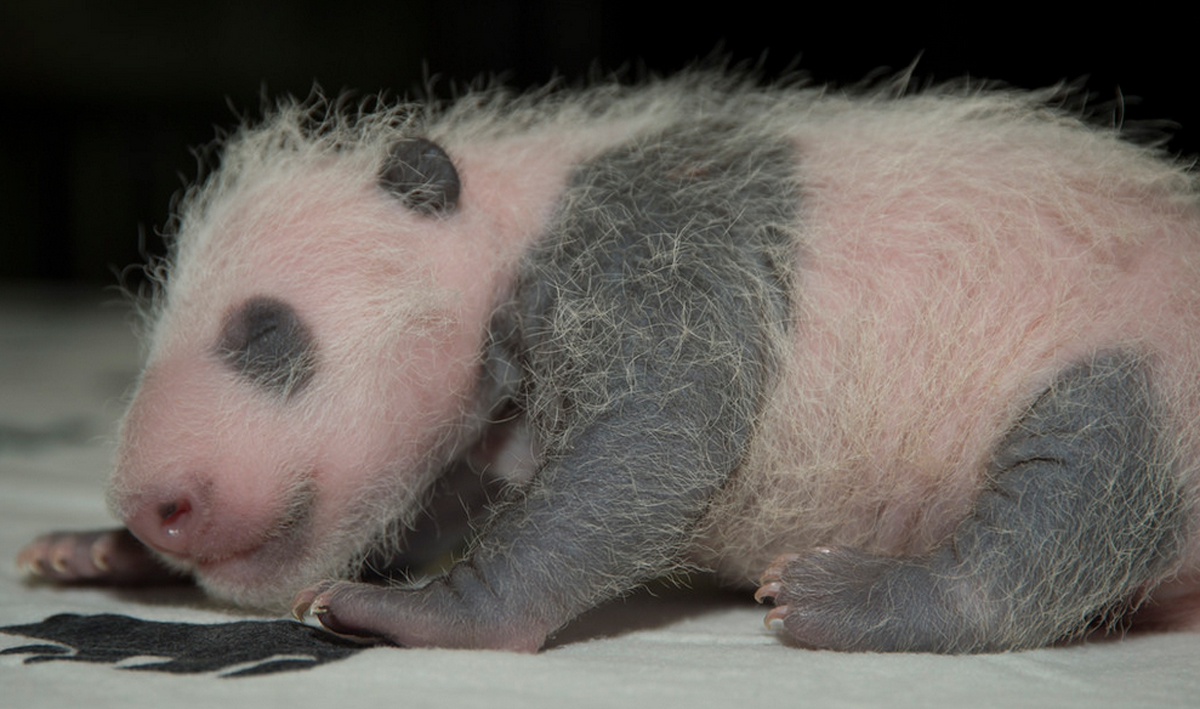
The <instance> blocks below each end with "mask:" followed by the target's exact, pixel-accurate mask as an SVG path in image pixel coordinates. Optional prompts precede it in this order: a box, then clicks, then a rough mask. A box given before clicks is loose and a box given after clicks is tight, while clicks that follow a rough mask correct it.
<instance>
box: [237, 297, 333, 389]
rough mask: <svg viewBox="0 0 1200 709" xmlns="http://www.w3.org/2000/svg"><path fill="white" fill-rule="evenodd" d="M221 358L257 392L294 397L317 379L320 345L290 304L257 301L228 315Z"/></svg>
mask: <svg viewBox="0 0 1200 709" xmlns="http://www.w3.org/2000/svg"><path fill="white" fill-rule="evenodd" d="M217 355H218V356H219V357H220V358H221V360H222V361H224V362H225V363H226V364H227V365H229V366H230V367H231V368H232V369H233V370H234V371H235V372H236V373H238V374H240V375H241V376H243V377H244V378H246V379H247V380H248V381H250V382H252V383H253V384H255V385H256V386H258V387H260V388H262V389H264V390H266V391H268V392H270V393H272V394H277V395H280V396H283V397H289V396H291V395H293V394H295V393H296V392H297V391H299V390H301V389H302V388H304V386H305V385H306V384H307V383H308V382H309V380H311V379H312V376H313V371H314V369H315V368H316V342H315V340H314V339H313V337H312V335H311V333H310V332H309V330H308V328H307V327H306V326H305V324H304V321H303V320H301V318H300V316H299V314H298V313H297V312H296V310H295V309H294V308H292V307H291V306H290V305H288V304H287V303H285V302H283V301H281V300H278V299H275V298H271V297H267V296H257V297H254V298H251V299H249V300H247V301H246V302H244V303H242V304H241V305H240V306H238V307H237V308H236V309H234V310H233V311H232V312H230V313H229V315H227V316H226V318H225V323H224V325H223V326H222V328H221V336H220V340H219V342H218V344H217Z"/></svg>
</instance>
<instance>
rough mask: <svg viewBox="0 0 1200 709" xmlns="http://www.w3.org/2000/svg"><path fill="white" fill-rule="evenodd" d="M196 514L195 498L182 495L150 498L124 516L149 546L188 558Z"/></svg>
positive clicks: (134, 531)
mask: <svg viewBox="0 0 1200 709" xmlns="http://www.w3.org/2000/svg"><path fill="white" fill-rule="evenodd" d="M197 516H198V515H197V511H196V510H195V509H194V507H193V505H192V501H191V500H190V499H189V498H188V497H186V496H180V497H178V498H176V499H169V500H165V501H158V502H155V501H147V502H146V503H144V504H142V505H140V506H139V508H138V510H137V511H136V512H135V513H134V514H133V516H132V517H130V518H129V519H127V520H125V524H126V525H128V526H129V531H131V532H133V534H134V536H136V537H137V538H138V539H140V540H141V541H142V543H143V544H145V545H146V546H148V547H151V548H153V549H157V550H158V551H161V552H164V553H166V554H171V555H172V556H177V557H182V558H186V557H188V556H189V553H188V548H189V546H190V545H191V542H192V536H193V535H192V534H191V532H192V531H193V530H194V528H195V525H196V523H197Z"/></svg>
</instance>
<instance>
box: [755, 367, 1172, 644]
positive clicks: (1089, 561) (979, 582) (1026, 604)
mask: <svg viewBox="0 0 1200 709" xmlns="http://www.w3.org/2000/svg"><path fill="white" fill-rule="evenodd" d="M1155 413H1156V412H1155V410H1154V404H1153V400H1152V395H1151V391H1150V387H1149V383H1148V381H1147V375H1146V371H1145V367H1144V365H1142V364H1141V363H1140V362H1139V361H1138V360H1137V359H1135V358H1134V357H1131V356H1127V355H1120V354H1110V355H1103V356H1098V357H1096V358H1094V359H1092V360H1089V361H1087V362H1085V363H1083V364H1080V365H1077V366H1075V367H1073V368H1071V369H1070V370H1068V371H1066V372H1065V373H1064V374H1062V375H1061V376H1060V377H1059V378H1058V379H1057V380H1056V381H1055V382H1054V383H1053V384H1052V386H1051V387H1050V388H1049V389H1047V390H1046V392H1044V393H1043V394H1042V395H1041V396H1040V397H1039V398H1038V399H1037V401H1035V402H1034V403H1033V405H1032V406H1031V407H1030V408H1029V410H1028V411H1027V413H1026V415H1025V416H1024V417H1023V419H1022V420H1021V421H1020V422H1019V423H1018V424H1017V425H1016V426H1015V427H1014V428H1013V430H1012V431H1010V432H1009V433H1008V435H1007V436H1006V437H1005V438H1004V440H1003V441H1002V442H1001V443H1000V445H999V446H998V448H997V450H996V451H995V453H994V455H993V457H992V460H991V463H990V464H989V467H988V469H987V480H988V484H987V486H986V488H985V490H984V491H983V492H982V494H981V495H980V497H979V499H978V500H977V502H976V504H975V507H974V509H973V511H972V513H971V515H970V516H969V517H968V518H967V519H966V520H964V521H963V522H962V523H961V525H960V526H959V527H958V529H957V530H956V531H955V532H954V534H953V535H952V537H951V538H950V539H949V540H948V541H947V542H946V543H945V544H943V545H942V546H940V547H939V548H937V549H935V550H934V551H933V552H932V553H930V554H929V555H928V556H925V557H921V558H894V557H886V556H879V555H873V554H868V553H865V552H862V551H859V550H855V549H848V548H832V549H818V550H814V551H810V552H808V553H805V554H799V555H793V556H787V557H781V558H780V559H778V560H777V561H776V562H775V563H774V564H772V565H771V567H770V568H769V569H768V570H767V572H766V573H765V574H764V577H763V583H762V587H761V588H760V589H759V591H758V593H757V594H756V596H757V597H758V598H759V599H760V600H767V599H770V600H773V601H774V602H775V604H776V607H775V608H774V609H773V610H772V611H771V612H770V613H769V614H768V618H767V622H768V625H770V626H772V627H776V628H779V629H780V630H781V631H782V633H783V634H784V635H785V636H786V637H787V638H789V639H790V640H792V641H794V642H796V643H799V644H802V645H805V646H811V647H826V648H835V649H842V650H864V651H927V652H984V651H999V650H1008V649H1018V648H1028V647H1037V646H1039V645H1044V644H1047V643H1050V642H1054V641H1055V640H1058V639H1060V638H1064V637H1068V636H1071V635H1073V634H1077V633H1080V632H1083V631H1084V630H1085V629H1086V628H1087V627H1088V626H1089V624H1093V623H1094V622H1096V621H1097V619H1102V618H1103V617H1104V616H1106V615H1110V614H1114V613H1116V612H1119V611H1120V610H1122V609H1124V608H1126V607H1127V604H1129V603H1131V602H1136V600H1137V596H1138V595H1139V594H1140V593H1143V592H1144V589H1145V587H1146V585H1147V584H1149V583H1151V582H1152V581H1153V580H1154V579H1155V578H1156V577H1158V576H1160V575H1161V574H1162V573H1163V572H1164V571H1165V570H1166V569H1167V568H1169V566H1170V565H1171V563H1172V562H1173V560H1174V557H1175V556H1176V555H1177V554H1178V551H1179V547H1180V542H1181V538H1182V535H1183V533H1184V521H1185V514H1184V504H1183V499H1182V496H1181V493H1180V491H1179V489H1178V486H1177V483H1176V481H1175V479H1174V477H1173V475H1172V472H1171V468H1170V466H1169V465H1168V464H1167V463H1166V462H1165V460H1166V458H1165V457H1164V456H1163V455H1162V453H1161V451H1160V447H1159V446H1160V442H1159V440H1158V439H1159V436H1158V430H1157V427H1156V424H1155V419H1156V416H1155Z"/></svg>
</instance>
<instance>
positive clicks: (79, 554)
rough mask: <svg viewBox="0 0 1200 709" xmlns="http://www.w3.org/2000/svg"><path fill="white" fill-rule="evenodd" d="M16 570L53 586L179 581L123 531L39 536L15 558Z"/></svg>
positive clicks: (109, 530)
mask: <svg viewBox="0 0 1200 709" xmlns="http://www.w3.org/2000/svg"><path fill="white" fill-rule="evenodd" d="M17 567H18V568H19V569H21V571H22V572H23V573H25V574H26V575H27V576H30V577H34V578H44V579H47V580H49V581H53V582H55V583H111V584H118V585H140V584H147V583H164V582H169V581H171V580H177V579H179V576H178V575H177V574H175V573H174V572H172V571H171V570H170V569H168V568H167V567H166V566H164V565H163V564H162V562H160V561H159V560H158V559H157V558H156V557H155V556H154V555H153V554H152V553H151V552H150V550H149V549H147V548H146V546H145V545H143V544H142V543H141V542H139V541H138V540H137V539H136V538H135V537H134V536H133V535H132V534H130V533H129V531H128V530H126V529H107V530H101V531H92V532H55V533H51V534H46V535H43V536H41V537H38V538H37V539H35V540H34V541H32V542H30V543H29V544H28V545H26V546H25V548H23V549H22V550H21V551H20V552H19V553H18V554H17Z"/></svg>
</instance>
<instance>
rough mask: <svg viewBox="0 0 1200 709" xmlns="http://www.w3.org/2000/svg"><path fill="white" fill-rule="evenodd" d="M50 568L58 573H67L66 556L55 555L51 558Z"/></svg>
mask: <svg viewBox="0 0 1200 709" xmlns="http://www.w3.org/2000/svg"><path fill="white" fill-rule="evenodd" d="M50 568H52V569H54V571H55V572H56V573H59V574H65V573H67V557H66V555H65V554H53V555H51V557H50Z"/></svg>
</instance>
